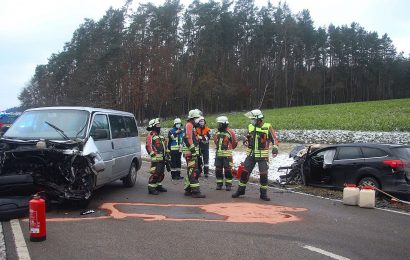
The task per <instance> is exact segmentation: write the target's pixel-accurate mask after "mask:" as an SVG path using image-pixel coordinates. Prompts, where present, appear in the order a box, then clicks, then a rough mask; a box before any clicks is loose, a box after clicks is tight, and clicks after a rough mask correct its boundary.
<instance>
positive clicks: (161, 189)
mask: <svg viewBox="0 0 410 260" xmlns="http://www.w3.org/2000/svg"><path fill="white" fill-rule="evenodd" d="M156 190H157V191H158V192H167V189H165V188H164V187H162V185H158V186H157V188H156Z"/></svg>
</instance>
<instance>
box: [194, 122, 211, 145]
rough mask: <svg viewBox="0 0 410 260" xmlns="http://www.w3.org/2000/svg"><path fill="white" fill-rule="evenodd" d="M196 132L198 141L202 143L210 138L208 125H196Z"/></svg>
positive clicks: (206, 142)
mask: <svg viewBox="0 0 410 260" xmlns="http://www.w3.org/2000/svg"><path fill="white" fill-rule="evenodd" d="M196 132H197V134H198V139H199V142H200V143H202V144H208V143H209V139H210V138H211V129H209V127H207V126H204V127H198V128H196Z"/></svg>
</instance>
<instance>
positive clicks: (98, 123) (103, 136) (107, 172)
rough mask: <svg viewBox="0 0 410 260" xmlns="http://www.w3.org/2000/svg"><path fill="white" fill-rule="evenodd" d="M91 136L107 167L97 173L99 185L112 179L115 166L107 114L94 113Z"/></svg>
mask: <svg viewBox="0 0 410 260" xmlns="http://www.w3.org/2000/svg"><path fill="white" fill-rule="evenodd" d="M90 136H91V137H92V138H93V139H94V142H95V145H96V146H97V149H98V151H99V152H100V154H101V157H102V159H103V160H104V164H105V169H104V171H102V172H100V173H98V175H97V186H101V185H103V184H104V183H107V182H109V181H110V180H111V176H112V167H113V163H114V161H113V152H114V150H113V148H112V145H111V133H110V128H109V123H108V117H107V115H105V114H94V116H93V120H92V123H91V129H90Z"/></svg>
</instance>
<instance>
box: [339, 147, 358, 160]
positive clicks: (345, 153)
mask: <svg viewBox="0 0 410 260" xmlns="http://www.w3.org/2000/svg"><path fill="white" fill-rule="evenodd" d="M358 158H363V155H362V151H361V150H360V147H340V148H339V153H338V155H337V158H336V159H337V160H347V159H358Z"/></svg>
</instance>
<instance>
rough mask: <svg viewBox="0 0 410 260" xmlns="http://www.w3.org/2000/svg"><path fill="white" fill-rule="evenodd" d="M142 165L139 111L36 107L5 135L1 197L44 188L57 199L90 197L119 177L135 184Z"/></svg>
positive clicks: (0, 170) (1, 153) (0, 154)
mask: <svg viewBox="0 0 410 260" xmlns="http://www.w3.org/2000/svg"><path fill="white" fill-rule="evenodd" d="M140 167H141V146H140V143H139V138H138V130H137V124H136V120H135V118H134V116H133V114H131V113H127V112H121V111H115V110H106V109H96V108H87V107H48V108H35V109H30V110H27V111H25V112H24V113H23V114H22V115H21V116H20V117H19V118H18V119H17V121H16V122H15V123H14V124H13V125H12V126H11V127H10V129H8V131H7V132H6V133H5V134H4V135H3V136H2V138H1V139H0V198H1V197H3V198H4V196H7V195H12V196H15V195H21V193H23V194H24V193H33V192H37V191H42V192H43V193H45V194H47V197H49V198H52V199H56V200H77V201H87V200H89V199H90V198H91V196H92V193H93V191H94V190H95V189H96V188H98V187H101V186H102V185H104V184H106V183H109V182H112V181H115V180H118V179H121V180H122V181H123V184H124V186H127V187H132V186H134V184H135V182H136V177H137V171H138V170H139V169H140ZM0 209H1V205H0Z"/></svg>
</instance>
